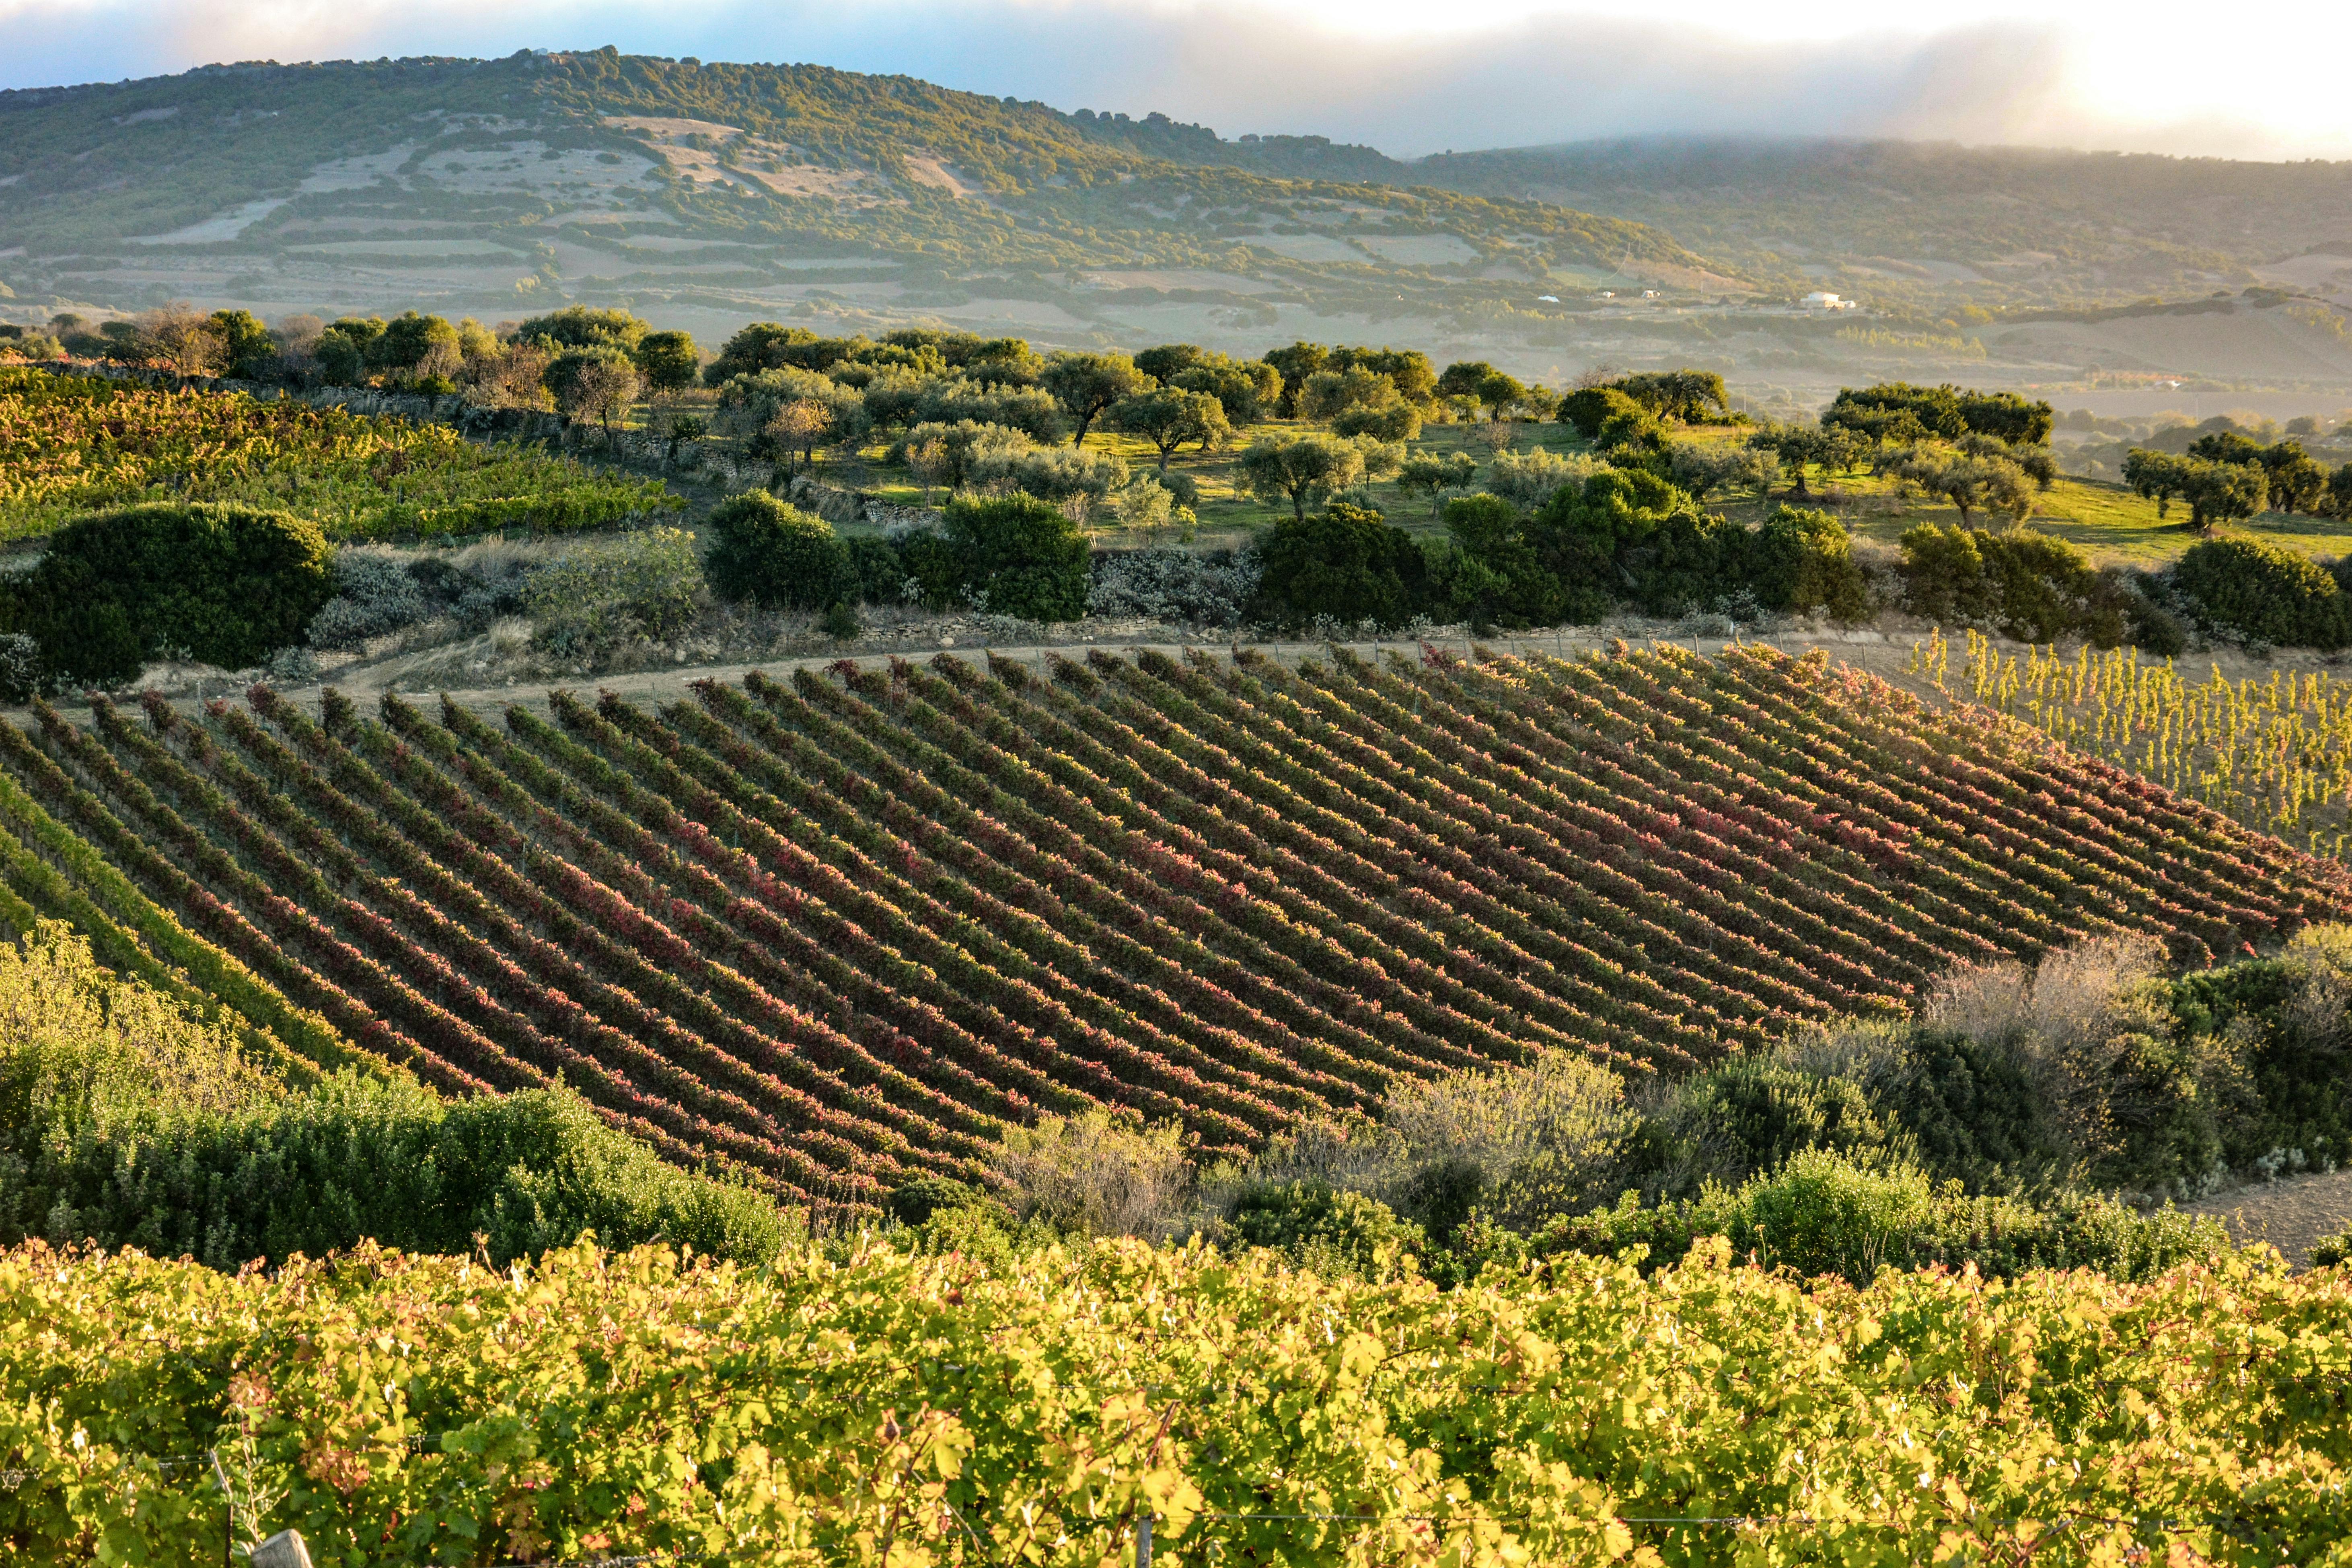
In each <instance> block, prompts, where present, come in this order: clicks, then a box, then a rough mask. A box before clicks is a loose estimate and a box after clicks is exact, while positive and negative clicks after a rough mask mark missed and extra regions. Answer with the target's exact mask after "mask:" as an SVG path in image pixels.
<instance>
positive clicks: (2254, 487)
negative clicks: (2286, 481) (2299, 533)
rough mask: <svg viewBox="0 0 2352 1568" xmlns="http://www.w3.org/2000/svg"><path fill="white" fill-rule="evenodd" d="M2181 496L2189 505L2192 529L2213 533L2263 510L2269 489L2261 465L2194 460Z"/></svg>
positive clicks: (2189, 464) (2190, 460) (2184, 481)
mask: <svg viewBox="0 0 2352 1568" xmlns="http://www.w3.org/2000/svg"><path fill="white" fill-rule="evenodd" d="M2180 495H2181V499H2182V500H2186V501H2187V502H2188V503H2189V527H2191V528H2194V529H2196V530H2197V531H2199V532H2200V533H2210V532H2212V531H2213V530H2214V529H2215V528H2216V527H2218V526H2219V525H2221V524H2222V523H2224V522H2236V521H2240V520H2242V519H2244V518H2249V517H2252V516H2253V515H2254V513H2256V512H2258V511H2260V510H2263V501H2264V500H2266V499H2268V496H2269V486H2268V484H2267V483H2266V482H2265V479H2264V476H2263V469H2262V465H2261V464H2259V463H2201V462H2199V461H2198V460H2197V459H2196V458H2189V461H2188V471H2187V473H2186V474H2185V475H2184V476H2183V479H2182V483H2181V487H2180Z"/></svg>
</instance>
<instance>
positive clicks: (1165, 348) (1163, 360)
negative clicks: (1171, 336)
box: [1135, 343, 1223, 384]
mask: <svg viewBox="0 0 2352 1568" xmlns="http://www.w3.org/2000/svg"><path fill="white" fill-rule="evenodd" d="M1217 357H1218V358H1223V355H1218V356H1217ZM1209 358H1210V354H1209V351H1208V350H1206V349H1204V348H1202V347H1201V345H1200V344H1198V343H1161V344H1160V346H1159V347H1158V348H1151V349H1145V350H1144V351H1143V352H1142V353H1139V354H1137V355H1136V356H1135V368H1136V369H1138V370H1139V371H1141V372H1142V373H1143V374H1146V375H1148V376H1150V377H1151V379H1152V380H1154V381H1157V382H1161V383H1163V384H1164V383H1167V382H1171V381H1173V380H1175V379H1176V378H1177V377H1178V376H1179V375H1181V374H1183V373H1184V372H1186V371H1188V370H1191V369H1192V367H1193V366H1195V365H1198V364H1202V363H1205V362H1206V361H1207V360H1208V359H1209Z"/></svg>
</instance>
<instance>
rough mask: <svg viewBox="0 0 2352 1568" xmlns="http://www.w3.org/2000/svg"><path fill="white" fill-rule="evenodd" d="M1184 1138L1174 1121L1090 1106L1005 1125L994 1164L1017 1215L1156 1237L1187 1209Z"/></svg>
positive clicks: (1077, 1230) (1074, 1229)
mask: <svg viewBox="0 0 2352 1568" xmlns="http://www.w3.org/2000/svg"><path fill="white" fill-rule="evenodd" d="M1183 1136H1184V1135H1183V1129H1182V1128H1181V1126H1179V1125H1178V1124H1177V1123H1176V1122H1174V1121H1163V1122H1160V1123H1159V1124H1157V1125H1155V1126H1150V1127H1146V1126H1144V1125H1143V1124H1142V1123H1141V1122H1140V1121H1137V1120H1136V1119H1134V1118H1133V1117H1132V1116H1123V1115H1119V1114H1118V1113H1115V1112H1112V1111H1109V1110H1102V1109H1100V1108H1098V1107H1097V1108H1095V1109H1091V1110H1084V1111H1081V1112H1079V1113H1078V1114H1077V1115H1075V1116H1069V1117H1061V1116H1045V1117H1040V1118H1039V1119H1038V1121H1037V1123H1036V1125H1035V1126H1034V1127H1014V1128H1009V1129H1007V1130H1006V1131H1005V1134H1004V1141H1003V1145H1002V1146H1001V1147H1000V1148H999V1149H998V1150H997V1152H996V1154H995V1158H994V1162H993V1163H994V1166H995V1170H996V1173H997V1174H998V1175H1000V1176H1002V1177H1003V1178H1004V1181H1005V1183H1006V1184H1007V1185H1009V1186H1010V1187H1011V1189H1012V1190H1013V1193H1014V1194H1016V1198H1015V1206H1016V1208H1017V1209H1018V1211H1019V1214H1020V1216H1021V1217H1022V1218H1023V1219H1031V1218H1036V1219H1042V1220H1044V1221H1045V1222H1046V1223H1047V1224H1049V1225H1051V1226H1054V1227H1055V1228H1056V1229H1058V1230H1061V1231H1063V1232H1065V1233H1066V1234H1070V1235H1076V1236H1140V1237H1146V1238H1148V1239H1152V1240H1160V1239H1165V1238H1166V1237H1170V1236H1172V1235H1174V1234H1175V1233H1176V1232H1177V1231H1178V1230H1179V1229H1181V1228H1182V1226H1183V1223H1184V1219H1185V1216H1186V1214H1187V1212H1188V1207H1187V1205H1188V1202H1189V1198H1190V1194H1191V1192H1192V1164H1191V1163H1190V1162H1189V1161H1188V1160H1186V1158H1185V1157H1184V1148H1183Z"/></svg>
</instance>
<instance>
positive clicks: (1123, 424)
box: [1108, 386, 1234, 474]
mask: <svg viewBox="0 0 2352 1568" xmlns="http://www.w3.org/2000/svg"><path fill="white" fill-rule="evenodd" d="M1108 417H1109V420H1110V423H1111V424H1112V425H1113V426H1116V427H1117V428H1118V429H1121V430H1124V431H1126V432H1127V433H1128V434H1129V435H1130V436H1140V437H1143V438H1144V439H1145V440H1146V441H1149V442H1150V443H1151V445H1152V447H1153V449H1154V450H1156V451H1158V452H1159V454H1160V472H1161V473H1163V474H1164V473H1166V472H1167V471H1168V459H1169V458H1170V457H1171V455H1172V454H1173V453H1174V452H1175V450H1176V448H1177V447H1181V446H1184V445H1186V444H1187V443H1189V442H1195V441H1197V442H1199V443H1200V446H1201V450H1202V451H1203V452H1205V451H1207V450H1208V449H1209V448H1210V447H1213V446H1222V445H1223V443H1224V441H1225V440H1226V438H1227V437H1231V436H1232V435H1233V433H1234V432H1233V426H1231V425H1229V424H1227V423H1226V422H1225V405H1223V404H1222V403H1220V402H1218V401H1217V400H1216V399H1215V398H1213V397H1212V396H1210V395H1208V394H1207V393H1205V392H1187V391H1185V390H1184V389H1183V388H1181V387H1174V386H1162V387H1159V388H1157V389H1155V390H1153V391H1150V392H1146V393H1141V394H1139V395H1136V396H1133V397H1129V398H1124V399H1121V400H1120V401H1119V402H1118V403H1116V404H1114V405H1111V408H1110V411H1109V416H1108Z"/></svg>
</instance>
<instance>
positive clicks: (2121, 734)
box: [1912, 632, 2352, 856]
mask: <svg viewBox="0 0 2352 1568" xmlns="http://www.w3.org/2000/svg"><path fill="white" fill-rule="evenodd" d="M1968 637H1969V640H1968V647H1967V651H1966V654H1965V656H1964V658H1963V662H1962V666H1961V671H1960V675H1959V679H1958V681H1957V683H1953V684H1951V685H1947V682H1948V680H1949V677H1950V665H1951V650H1950V648H1949V647H1948V644H1947V643H1946V642H1945V640H1944V637H1943V634H1942V633H1940V632H1938V633H1937V634H1936V635H1935V636H1934V637H1931V638H1930V639H1929V640H1928V641H1927V643H1925V644H1922V645H1921V646H1920V647H1919V648H1918V649H1917V650H1916V651H1915V653H1914V654H1913V656H1912V668H1913V669H1914V670H1915V671H1916V672H1920V673H1924V674H1926V675H1927V676H1928V677H1929V678H1930V679H1934V680H1935V681H1936V682H1937V685H1939V686H1946V689H1950V690H1952V691H1954V693H1955V694H1956V695H1958V696H1964V697H1967V698H1969V700H1972V701H1976V702H1981V703H1983V704H1985V705H1986V706H1988V707H1991V708H1997V709H1999V710H2000V711H2002V712H2004V713H2007V714H2009V715H2011V717H2013V718H2016V719H2021V720H2023V721H2025V722H2027V723H2029V724H2032V726H2033V727H2034V728H2035V729H2037V730H2040V731H2042V732H2043V733H2044V734H2046V735H2050V736H2052V737H2053V738H2054V739H2057V740H2060V741H2063V742H2065V743H2066V744H2068V745H2070V746H2073V747H2074V748H2075V749H2076V750H2078V751H2084V752H2090V753H2092V754H2093V755H2095V756H2099V757H2104V758H2105V759H2106V760H2107V761H2109V762H2112V763H2115V764H2116V765H2117V766H2118V767H2123V768H2127V769H2129V770H2130V771H2132V772H2133V773H2139V774H2142V775H2144V776H2145V777H2147V778H2151V779H2154V780H2155V781H2156V782H2157V783H2158V784H2162V785H2164V786H2165V787H2166V788H2167V789H2169V790H2172V791H2174V792H2175V793H2177V794H2179V795H2188V796H2189V797H2190V798H2191V799H2194V800H2200V801H2202V802H2204V803H2205V804H2206V805H2210V806H2211V807H2212V808H2213V809H2214V810H2216V811H2220V812H2223V813H2226V814H2227V815H2229V816H2233V817H2235V818H2237V819H2238V820H2239V821H2240V822H2242V823H2245V824H2246V825H2247V826H2250V827H2257V828H2260V829H2262V830H2263V831H2264V832H2266V833H2273V834H2277V835H2279V836H2280V837H2284V838H2286V839H2288V840H2289V841H2290V842H2294V843H2299V844H2302V845H2304V846H2305V847H2308V848H2310V849H2311V850H2312V851H2313V853H2315V854H2327V855H2338V856H2340V855H2343V854H2344V853H2345V852H2346V849H2347V845H2352V839H2347V830H2346V829H2347V824H2346V812H2347V807H2352V683H2347V682H2346V681H2344V680H2341V679H2337V678H2336V676H2334V675H2332V674H2330V673H2329V672H2328V671H2326V670H2316V671H2310V672H2305V673H2301V674H2289V673H2287V672H2286V671H2284V670H2273V671H2272V672H2271V677H2270V679H2268V680H2254V679H2246V680H2236V681H2233V680H2231V679H2228V678H2226V677H2225V676H2223V675H2222V674H2221V670H2220V669H2219V668H2215V669H2214V671H2213V672H2212V674H2211V675H2210V677H2209V678H2207V679H2204V680H2193V679H2188V678H2185V677H2184V676H2183V675H2182V674H2181V673H2180V671H2179V668H2178V667H2177V666H2176V665H2175V663H2174V661H2173V660H2171V659H2166V660H2164V661H2163V662H2162V663H2160V664H2159V663H2157V662H2155V661H2153V660H2148V659H2144V658H2142V657H2141V656H2140V654H2139V653H2138V651H2137V650H2136V649H2132V648H2110V649H2108V650H2106V651H2105V652H2101V651H2098V650H2096V649H2093V648H2089V647H2085V648H2084V649H2082V650H2081V651H2080V652H2078V653H2077V654H2076V655H2075V656H2074V658H2071V659H2069V658H2060V657H2059V656H2058V652H2057V649H2056V648H2055V647H2050V648H2030V649H2028V650H2027V652H2026V654H2025V656H2024V658H2019V657H2018V656H2016V655H2014V654H2004V653H2001V652H2000V650H1999V649H1997V648H1995V647H1993V645H1992V644H1991V642H1990V641H1989V640H1988V639H1986V638H1984V637H1979V636H1978V635H1977V634H1976V633H1974V632H1970V633H1969V635H1968Z"/></svg>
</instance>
